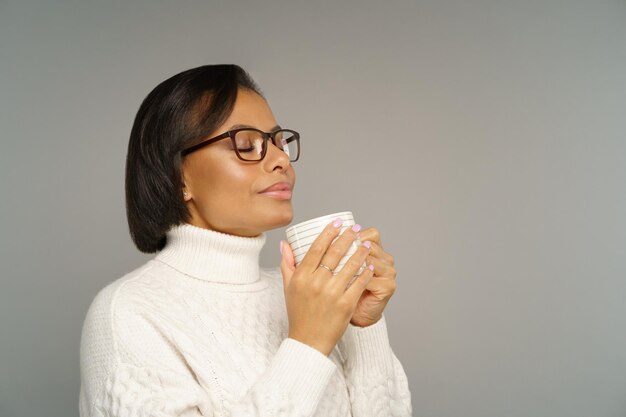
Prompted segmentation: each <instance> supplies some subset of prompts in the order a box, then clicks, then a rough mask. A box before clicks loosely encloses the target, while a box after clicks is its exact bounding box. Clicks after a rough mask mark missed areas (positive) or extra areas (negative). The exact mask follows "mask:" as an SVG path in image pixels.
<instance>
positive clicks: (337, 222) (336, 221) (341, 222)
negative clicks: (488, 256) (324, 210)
mask: <svg viewBox="0 0 626 417" xmlns="http://www.w3.org/2000/svg"><path fill="white" fill-rule="evenodd" d="M342 224H343V219H341V218H339V217H337V218H336V219H335V221H334V222H333V226H334V227H339V226H341V225H342Z"/></svg>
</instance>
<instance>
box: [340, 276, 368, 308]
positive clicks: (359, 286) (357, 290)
mask: <svg viewBox="0 0 626 417" xmlns="http://www.w3.org/2000/svg"><path fill="white" fill-rule="evenodd" d="M342 271H343V269H342ZM373 275H374V272H373V271H372V270H371V269H370V268H369V267H367V268H365V269H364V270H363V272H362V273H361V275H359V276H358V277H357V278H356V279H355V280H354V282H353V283H352V284H350V286H349V287H348V288H347V289H346V291H345V294H346V296H347V297H348V298H349V299H350V300H352V302H353V304H356V303H357V301H359V298H360V297H361V294H362V293H363V291H364V290H365V287H367V284H369V282H370V281H371V280H372V276H373Z"/></svg>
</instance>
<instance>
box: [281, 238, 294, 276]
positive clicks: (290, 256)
mask: <svg viewBox="0 0 626 417" xmlns="http://www.w3.org/2000/svg"><path fill="white" fill-rule="evenodd" d="M281 242H283V243H282V244H283V251H284V253H285V260H286V261H287V265H289V267H290V268H291V270H292V271H293V270H295V269H296V259H295V257H294V256H293V250H291V246H289V243H287V242H285V241H282V240H281Z"/></svg>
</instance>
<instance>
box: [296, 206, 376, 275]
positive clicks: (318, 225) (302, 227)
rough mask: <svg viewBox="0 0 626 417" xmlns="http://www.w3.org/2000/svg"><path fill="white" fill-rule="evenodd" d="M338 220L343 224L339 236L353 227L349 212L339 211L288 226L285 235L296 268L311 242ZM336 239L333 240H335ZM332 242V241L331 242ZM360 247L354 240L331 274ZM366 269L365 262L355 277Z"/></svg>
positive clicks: (338, 269)
mask: <svg viewBox="0 0 626 417" xmlns="http://www.w3.org/2000/svg"><path fill="white" fill-rule="evenodd" d="M337 218H340V219H342V220H343V224H342V225H341V228H340V232H339V233H340V234H341V233H343V232H344V230H346V229H347V228H348V227H352V226H354V224H355V223H354V216H353V215H352V212H351V211H341V212H339V213H332V214H327V215H325V216H320V217H316V218H314V219H310V220H307V221H305V222H301V223H298V224H295V225H293V226H289V227H288V228H287V229H286V230H285V233H286V235H287V242H288V243H289V246H290V247H291V250H292V251H293V254H294V259H295V261H296V266H298V265H300V262H302V259H303V258H304V255H306V253H307V252H308V250H309V248H310V247H311V244H312V243H313V241H314V240H315V239H316V238H317V236H318V235H319V234H320V233H321V232H322V231H323V230H324V228H325V227H326V226H327V225H328V224H329V223H331V222H332V221H334V220H335V219H337ZM336 239H337V238H335V240H336ZM333 242H334V240H333ZM359 246H361V242H360V241H359V240H358V239H356V240H355V241H353V242H352V245H351V246H350V248H349V249H348V251H347V252H346V254H345V255H344V256H343V258H341V260H340V261H339V264H338V265H337V267H336V268H335V269H334V271H333V273H338V272H339V271H340V270H341V268H343V266H344V265H345V264H346V262H348V259H350V257H351V256H352V255H353V254H354V253H355V252H356V250H357V249H358V247H359ZM365 268H366V264H365V262H363V265H361V268H359V271H358V272H357V274H356V275H355V277H356V276H358V275H360V274H361V272H363V269H365Z"/></svg>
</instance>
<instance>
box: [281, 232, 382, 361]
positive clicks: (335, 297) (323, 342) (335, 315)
mask: <svg viewBox="0 0 626 417" xmlns="http://www.w3.org/2000/svg"><path fill="white" fill-rule="evenodd" d="M340 226H341V222H334V223H330V224H328V225H327V226H326V228H325V229H324V230H323V231H322V233H320V235H319V236H317V238H315V240H314V241H313V243H312V244H311V247H310V248H309V250H308V251H307V253H306V254H305V255H304V258H303V259H302V262H301V263H300V265H298V266H297V267H296V265H295V259H294V256H293V251H292V250H291V247H290V246H289V244H287V243H285V242H283V241H282V240H281V253H282V257H281V263H280V269H281V273H282V276H283V288H284V292H285V304H286V307H287V315H288V318H289V334H288V336H289V337H290V338H292V339H295V340H298V341H300V342H302V343H305V344H307V345H309V346H311V347H313V348H315V349H317V350H319V351H320V352H322V353H323V354H324V355H326V356H328V355H329V354H330V352H332V350H333V349H334V348H335V345H336V344H337V342H338V340H339V339H340V338H341V336H342V335H343V333H344V332H345V330H346V328H347V327H348V323H349V322H350V318H351V317H352V315H353V313H354V307H355V305H356V303H357V300H359V297H360V296H361V294H362V293H363V291H364V290H365V287H366V285H367V284H368V281H369V280H371V279H372V274H373V272H372V270H371V269H370V268H366V269H365V270H364V271H363V272H362V273H361V275H359V276H358V277H357V278H354V276H355V275H356V273H357V272H358V271H359V268H360V267H361V265H363V262H365V258H366V257H367V256H368V254H369V249H368V248H367V247H366V246H361V247H359V248H358V249H357V251H356V252H355V253H354V254H353V255H352V256H351V257H350V258H349V259H348V261H347V262H346V264H345V265H344V266H343V268H341V271H339V272H338V273H337V275H333V274H332V271H333V270H334V269H335V268H336V267H337V265H338V264H339V261H340V260H341V259H342V258H343V257H344V255H345V254H346V252H347V251H348V249H349V248H350V247H351V246H352V243H353V242H354V241H355V239H356V236H357V234H356V233H357V232H356V231H353V230H351V229H348V230H346V231H344V232H343V233H342V234H341V236H339V237H338V235H339V230H340ZM335 238H337V239H336V240H335ZM320 264H323V265H326V266H327V267H328V268H329V269H326V268H323V267H320ZM353 279H354V282H352V280H353ZM350 282H352V284H349V283H350Z"/></svg>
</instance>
